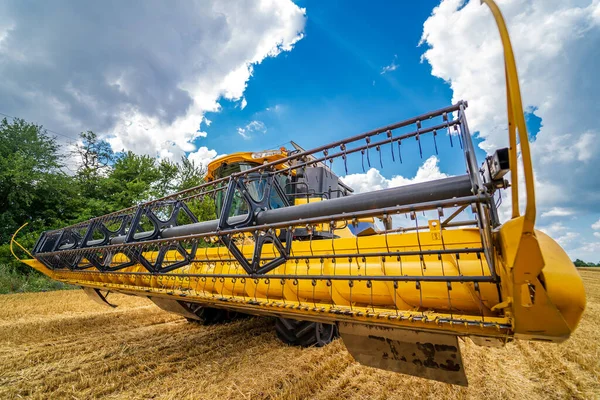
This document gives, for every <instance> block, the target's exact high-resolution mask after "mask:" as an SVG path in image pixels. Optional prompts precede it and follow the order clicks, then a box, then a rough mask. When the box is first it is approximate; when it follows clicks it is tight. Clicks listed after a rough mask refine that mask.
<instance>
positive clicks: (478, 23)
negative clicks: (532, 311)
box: [422, 0, 600, 212]
mask: <svg viewBox="0 0 600 400" xmlns="http://www.w3.org/2000/svg"><path fill="white" fill-rule="evenodd" d="M499 3H500V4H499V5H500V7H501V9H502V12H503V14H504V17H505V19H506V21H507V24H508V29H509V32H510V34H511V37H512V43H513V46H514V51H515V56H516V59H517V67H518V69H519V74H520V82H521V89H522V94H523V101H524V107H526V108H527V109H529V110H530V111H531V112H534V113H535V115H537V116H538V117H539V118H541V119H542V127H541V128H540V131H539V132H538V133H537V137H536V138H535V142H534V143H532V145H531V150H532V155H533V162H534V166H535V173H536V184H537V190H538V196H537V198H538V205H540V206H542V207H545V208H547V209H552V208H553V207H562V208H572V209H577V210H579V211H580V212H586V211H587V212H597V205H598V204H600V174H593V173H590V169H591V168H593V166H594V165H597V164H598V162H600V141H599V140H598V137H600V131H599V130H598V127H597V126H598V125H597V115H599V114H600V101H598V93H599V92H600V80H599V79H597V78H596V77H595V74H596V72H595V71H598V70H600V56H599V55H598V52H597V49H598V48H600V2H599V1H598V0H587V1H575V0H571V1H547V0H506V1H499ZM422 43H423V45H424V46H427V50H426V51H425V52H424V54H423V60H424V61H425V62H427V63H429V64H430V65H431V68H432V74H433V75H434V76H436V77H439V78H442V79H444V80H445V81H447V82H448V83H449V84H450V86H451V88H452V91H453V101H458V100H460V99H464V100H468V101H469V109H468V110H467V115H468V118H469V123H470V127H471V130H472V131H478V132H479V136H480V138H481V139H483V141H482V143H481V144H480V147H481V148H482V149H484V150H486V151H487V152H492V151H493V150H495V149H496V148H499V147H504V146H506V145H507V142H508V139H507V131H506V100H505V99H506V95H505V81H504V67H503V55H502V48H501V43H500V38H499V34H498V32H497V28H496V26H495V23H494V21H493V17H492V15H491V13H490V11H489V9H488V8H487V7H486V6H480V2H479V1H469V2H468V3H466V4H465V2H464V1H463V0H443V1H442V2H441V3H440V5H439V6H438V7H436V8H435V9H434V11H433V13H432V15H431V16H430V17H429V18H428V19H427V21H426V22H425V23H424V26H423V35H422ZM549 187H552V188H553V190H552V191H550V190H547V188H549ZM541 192H546V194H548V195H545V196H540V195H539V193H541ZM547 192H550V193H547ZM575 194H576V195H575Z"/></svg>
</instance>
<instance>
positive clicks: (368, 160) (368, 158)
mask: <svg viewBox="0 0 600 400" xmlns="http://www.w3.org/2000/svg"><path fill="white" fill-rule="evenodd" d="M365 140H366V141H367V164H368V165H369V168H371V158H370V157H369V143H371V138H370V137H368V136H367V137H366V138H365Z"/></svg>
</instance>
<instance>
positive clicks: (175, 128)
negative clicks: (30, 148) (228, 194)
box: [0, 0, 305, 160]
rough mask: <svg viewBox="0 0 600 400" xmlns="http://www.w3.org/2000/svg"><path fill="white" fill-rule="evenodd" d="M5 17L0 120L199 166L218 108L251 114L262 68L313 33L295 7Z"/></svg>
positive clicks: (13, 12)
mask: <svg viewBox="0 0 600 400" xmlns="http://www.w3.org/2000/svg"><path fill="white" fill-rule="evenodd" d="M0 15H2V21H1V22H0V59H2V62H1V63H0V75H2V78H3V79H2V80H0V94H1V95H0V109H1V110H2V111H3V112H6V113H8V114H11V115H17V116H20V117H23V118H26V119H28V120H31V121H34V122H38V123H43V124H44V125H46V126H49V127H52V128H53V129H55V130H57V131H60V132H69V133H72V135H73V139H75V136H76V134H77V132H79V131H82V130H88V129H91V130H94V131H96V132H98V133H100V134H101V135H103V136H104V137H107V138H109V142H110V143H111V145H112V147H113V148H114V149H115V150H117V151H120V150H122V149H125V150H133V151H135V152H137V153H145V154H150V155H158V156H160V157H167V158H171V159H175V160H176V159H179V157H181V156H182V155H184V154H185V153H189V152H192V153H193V154H196V155H194V156H193V157H194V158H199V159H203V157H204V156H205V155H206V154H207V151H208V149H207V150H206V151H204V150H202V148H200V149H196V146H195V145H194V141H195V140H196V139H197V138H199V137H203V136H206V132H205V131H203V130H202V129H201V127H200V124H201V122H202V121H203V118H204V115H205V113H207V112H215V111H218V110H219V109H220V105H219V101H220V99H222V98H224V99H228V100H232V101H241V103H240V105H241V106H245V105H246V104H247V101H246V99H245V98H243V94H244V91H245V89H246V85H247V82H248V80H249V78H250V76H251V75H252V72H253V68H254V66H256V65H257V64H259V63H261V62H262V61H263V60H264V59H265V58H266V57H275V56H277V55H278V54H279V53H280V52H282V51H289V50H291V49H292V48H293V46H294V44H295V43H296V42H297V41H298V40H300V39H301V38H302V35H303V34H302V31H303V29H304V24H305V11H304V10H303V9H301V8H299V7H298V6H296V5H295V4H294V3H293V2H291V1H288V0H283V1H278V2H275V1H270V0H262V1H251V0H246V1H222V0H218V1H217V0H208V1H196V2H186V3H160V2H151V3H141V4H137V5H134V4H128V3H123V2H119V1H108V2H102V3H85V4H84V3H81V2H77V1H69V0H66V1H63V2H60V3H59V4H57V3H47V2H39V3H36V5H35V7H31V6H30V5H28V4H26V3H23V2H19V1H13V2H10V1H9V2H2V3H1V4H0ZM204 122H206V126H208V124H209V121H208V120H204ZM209 152H210V151H209Z"/></svg>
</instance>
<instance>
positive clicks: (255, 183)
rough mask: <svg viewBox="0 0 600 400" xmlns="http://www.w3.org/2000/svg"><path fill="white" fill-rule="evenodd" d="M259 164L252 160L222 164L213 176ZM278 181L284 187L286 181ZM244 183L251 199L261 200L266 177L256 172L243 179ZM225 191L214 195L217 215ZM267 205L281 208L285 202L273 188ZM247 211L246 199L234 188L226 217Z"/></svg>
mask: <svg viewBox="0 0 600 400" xmlns="http://www.w3.org/2000/svg"><path fill="white" fill-rule="evenodd" d="M259 165H260V164H259V163H253V162H239V163H232V164H223V165H222V166H220V167H219V168H218V169H217V170H216V171H215V178H216V179H220V178H225V177H227V176H229V175H231V174H235V173H238V172H244V171H248V170H249V169H252V168H254V167H257V166H259ZM282 179H283V180H285V181H287V178H286V177H283V176H282V177H279V180H280V181H281V180H282ZM279 183H280V184H282V188H283V187H285V184H286V183H287V182H279ZM245 184H246V189H247V190H248V194H249V195H250V197H252V199H253V200H254V201H256V202H259V201H261V200H262V197H263V195H264V188H265V185H266V184H267V181H266V177H261V176H260V175H259V174H257V175H256V176H254V177H252V176H250V177H248V179H247V180H246V181H245ZM221 185H223V186H226V185H227V183H225V182H223V183H222V184H221ZM225 192H226V190H225V189H223V190H220V191H218V192H217V194H216V197H215V206H216V212H217V217H220V216H221V211H222V209H223V202H224V199H225ZM269 205H270V207H271V209H275V208H281V207H284V206H285V202H284V201H283V200H282V199H281V197H280V196H279V195H278V194H277V192H276V191H275V190H272V191H271V195H270V198H269ZM248 212H249V205H248V202H247V201H246V199H244V197H243V196H242V194H241V193H239V191H238V190H236V192H235V193H234V196H233V202H232V204H231V210H230V211H229V216H228V217H235V216H237V215H247V214H248Z"/></svg>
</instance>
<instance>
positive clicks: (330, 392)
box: [0, 271, 600, 399]
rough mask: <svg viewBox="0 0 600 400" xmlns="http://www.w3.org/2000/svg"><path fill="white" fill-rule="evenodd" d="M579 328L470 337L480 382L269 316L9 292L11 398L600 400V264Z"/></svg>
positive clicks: (466, 351)
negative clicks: (322, 341)
mask: <svg viewBox="0 0 600 400" xmlns="http://www.w3.org/2000/svg"><path fill="white" fill-rule="evenodd" d="M581 274H582V276H583V278H584V282H585V287H586V292H587V296H588V305H587V310H586V312H585V314H584V317H583V320H582V322H581V324H580V326H579V329H578V330H577V331H576V332H575V334H574V335H573V336H572V338H571V339H570V340H569V341H567V342H565V343H563V344H561V345H556V344H546V343H532V342H521V341H516V342H513V343H510V344H508V345H507V346H506V347H504V348H484V347H478V346H475V345H474V344H473V343H472V342H470V341H469V340H467V341H464V342H462V343H461V347H462V351H463V357H464V359H465V365H466V370H467V376H468V378H469V385H470V386H469V387H468V388H462V387H457V386H452V385H448V384H444V383H438V382H432V381H427V380H423V379H419V378H414V377H409V376H405V375H400V374H395V373H392V372H387V371H381V370H376V369H372V368H369V367H364V366H361V365H359V364H358V363H356V362H355V361H354V360H353V359H352V357H351V356H350V355H349V354H348V353H347V352H346V350H345V348H344V346H343V344H342V342H341V341H340V340H337V341H336V342H335V343H333V344H331V345H329V346H327V347H325V348H309V349H300V348H294V347H288V346H286V345H284V344H282V343H281V342H280V341H279V340H278V339H277V338H276V336H275V334H274V329H273V321H272V320H271V319H269V318H247V319H241V320H237V321H234V322H231V323H227V324H223V325H216V326H208V327H204V326H199V325H196V324H191V323H188V322H187V321H186V320H185V319H183V318H181V317H178V316H176V315H172V314H168V313H166V312H164V311H161V310H160V309H158V308H157V307H156V306H154V305H153V304H152V303H150V301H148V300H145V299H141V298H136V297H130V296H122V295H111V296H112V301H113V302H115V303H117V304H119V307H117V308H116V309H110V308H108V307H102V306H100V305H97V304H96V303H94V302H92V301H91V300H88V299H87V297H86V296H85V294H84V293H83V292H82V291H80V290H74V291H57V292H48V293H28V294H14V295H2V296H0V398H2V399H9V398H24V397H28V398H49V399H59V398H68V399H88V398H99V397H102V398H116V399H121V398H123V399H150V398H152V399H154V398H156V399H186V398H190V399H288V398H291V399H338V398H343V399H345V398H358V399H387V398H390V399H414V398H424V397H427V398H449V397H450V398H461V399H462V398H476V399H481V398H483V399H492V398H506V399H513V398H527V399H535V398H544V399H547V398H561V399H563V398H600V383H599V381H600V343H599V339H600V333H599V330H600V271H599V272H596V271H582V272H581Z"/></svg>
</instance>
